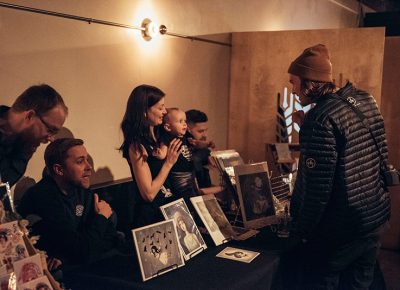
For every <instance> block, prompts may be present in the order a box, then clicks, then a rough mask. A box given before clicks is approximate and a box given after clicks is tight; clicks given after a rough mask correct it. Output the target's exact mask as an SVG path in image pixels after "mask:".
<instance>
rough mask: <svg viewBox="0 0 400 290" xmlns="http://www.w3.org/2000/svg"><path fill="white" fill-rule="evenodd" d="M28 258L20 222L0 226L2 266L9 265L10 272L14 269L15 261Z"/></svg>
mask: <svg viewBox="0 0 400 290" xmlns="http://www.w3.org/2000/svg"><path fill="white" fill-rule="evenodd" d="M26 257H28V251H27V249H26V246H25V242H24V240H23V233H22V231H21V230H20V228H19V226H18V221H12V222H9V223H5V224H1V225H0V259H1V262H2V265H7V269H8V271H10V270H11V269H12V264H13V262H14V261H18V260H21V259H24V258H26Z"/></svg>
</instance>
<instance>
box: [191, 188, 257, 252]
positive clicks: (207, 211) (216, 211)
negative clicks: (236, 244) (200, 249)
mask: <svg viewBox="0 0 400 290" xmlns="http://www.w3.org/2000/svg"><path fill="white" fill-rule="evenodd" d="M190 201H191V203H192V204H193V207H194V208H195V210H196V212H197V214H198V215H199V216H200V219H201V220H202V222H203V224H204V226H205V227H206V229H207V231H208V232H209V234H210V236H211V238H212V240H213V241H214V243H215V245H216V246H219V245H221V244H223V243H226V242H228V241H230V240H245V239H247V238H249V237H252V236H254V235H256V234H257V233H258V231H256V230H246V229H243V228H239V227H233V226H232V225H231V224H230V223H229V221H228V219H227V218H226V216H225V214H224V212H223V210H222V209H221V206H220V205H219V203H218V201H217V199H216V198H215V196H214V195H211V194H210V195H202V196H195V197H191V198H190Z"/></svg>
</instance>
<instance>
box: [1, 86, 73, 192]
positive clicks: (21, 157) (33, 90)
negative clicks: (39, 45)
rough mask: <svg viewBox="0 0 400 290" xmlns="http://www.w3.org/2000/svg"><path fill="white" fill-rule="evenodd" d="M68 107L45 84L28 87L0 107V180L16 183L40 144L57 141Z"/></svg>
mask: <svg viewBox="0 0 400 290" xmlns="http://www.w3.org/2000/svg"><path fill="white" fill-rule="evenodd" d="M67 114H68V108H67V106H66V105H65V104H64V101H63V99H62V97H61V96H60V94H59V93H58V92H57V91H56V90H54V89H53V88H52V87H50V86H49V85H46V84H42V85H36V86H31V87H29V88H28V89H26V90H25V91H24V92H23V93H22V94H21V95H20V96H19V97H18V98H17V99H16V100H15V102H14V104H13V105H12V106H11V107H7V106H0V181H1V182H8V183H9V184H10V186H13V185H14V184H15V183H16V182H17V181H18V180H19V179H20V178H21V177H22V176H23V174H24V173H25V170H26V166H27V164H28V161H29V159H30V158H31V157H32V155H33V153H34V152H35V151H36V149H37V147H39V145H40V144H41V143H43V144H45V143H47V142H51V141H53V140H54V136H55V135H56V134H57V133H58V131H59V130H60V129H61V128H62V126H63V124H64V122H65V119H66V117H67Z"/></svg>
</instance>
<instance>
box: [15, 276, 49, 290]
mask: <svg viewBox="0 0 400 290" xmlns="http://www.w3.org/2000/svg"><path fill="white" fill-rule="evenodd" d="M19 289H23V290H53V287H51V283H50V281H49V278H47V276H42V277H40V278H37V279H35V280H32V281H29V282H27V283H24V284H21V285H20V286H19Z"/></svg>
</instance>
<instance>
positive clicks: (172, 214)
mask: <svg viewBox="0 0 400 290" xmlns="http://www.w3.org/2000/svg"><path fill="white" fill-rule="evenodd" d="M160 209H161V212H162V214H163V215H164V217H165V219H167V220H170V219H173V220H175V225H176V231H177V233H178V241H179V245H180V248H181V250H182V254H183V257H184V258H185V260H189V259H190V258H192V257H194V256H195V255H197V254H198V253H200V252H201V251H203V250H205V249H207V245H206V243H205V242H204V240H203V237H202V236H201V234H200V231H199V229H198V228H197V225H196V223H195V222H194V220H193V217H192V215H191V214H190V211H189V209H188V207H187V205H186V203H185V201H184V199H183V198H181V199H178V200H176V201H174V202H171V203H168V204H166V205H163V206H161V207H160Z"/></svg>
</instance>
